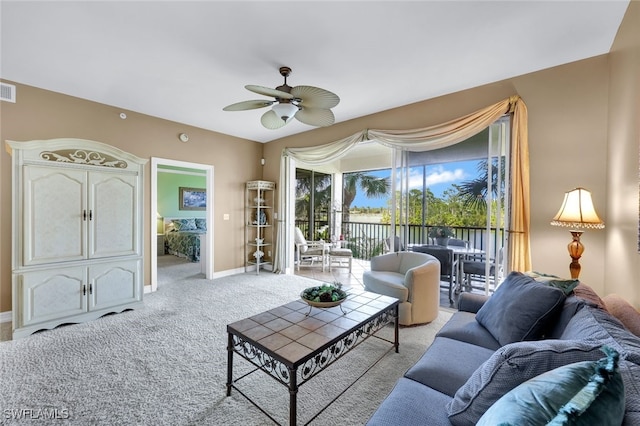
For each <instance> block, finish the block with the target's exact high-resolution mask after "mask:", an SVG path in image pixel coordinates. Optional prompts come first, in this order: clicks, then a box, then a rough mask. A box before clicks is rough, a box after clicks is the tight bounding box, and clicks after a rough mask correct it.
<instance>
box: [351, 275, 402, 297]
mask: <svg viewBox="0 0 640 426" xmlns="http://www.w3.org/2000/svg"><path fill="white" fill-rule="evenodd" d="M362 280H363V282H364V289H365V290H367V291H371V292H373V293H378V294H384V295H385V296H390V297H395V298H396V299H399V300H400V302H406V301H407V298H408V297H409V289H408V288H407V287H405V285H404V274H399V273H397V272H389V271H365V272H364V274H363V278H362Z"/></svg>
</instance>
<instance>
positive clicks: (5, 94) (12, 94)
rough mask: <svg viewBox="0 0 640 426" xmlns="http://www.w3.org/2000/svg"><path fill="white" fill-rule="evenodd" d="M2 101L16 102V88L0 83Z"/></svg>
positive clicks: (0, 99)
mask: <svg viewBox="0 0 640 426" xmlns="http://www.w3.org/2000/svg"><path fill="white" fill-rule="evenodd" d="M0 101H7V102H13V103H15V102H16V86H14V85H13V84H7V83H0Z"/></svg>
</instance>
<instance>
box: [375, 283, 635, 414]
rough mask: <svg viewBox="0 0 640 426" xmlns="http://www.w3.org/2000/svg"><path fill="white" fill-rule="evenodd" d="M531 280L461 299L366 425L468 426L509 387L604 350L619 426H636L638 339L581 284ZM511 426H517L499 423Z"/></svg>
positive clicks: (593, 358)
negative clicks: (610, 354)
mask: <svg viewBox="0 0 640 426" xmlns="http://www.w3.org/2000/svg"><path fill="white" fill-rule="evenodd" d="M538 278H540V277H539V276H538V277H532V276H530V275H527V274H521V273H517V272H513V273H511V274H510V275H509V276H508V277H507V279H506V280H505V281H504V283H503V284H502V285H501V286H500V287H499V288H498V290H496V292H495V293H494V295H493V296H491V297H489V298H487V297H485V296H483V295H476V294H470V293H463V294H461V295H460V299H459V305H458V309H459V310H458V311H457V312H455V313H454V314H453V316H452V318H451V319H450V320H449V321H448V322H447V323H446V324H445V326H444V327H443V328H442V329H441V330H440V331H439V332H438V334H437V335H436V338H435V339H434V341H433V343H432V344H431V345H430V346H429V347H428V349H427V351H426V352H425V353H424V355H423V356H422V357H421V358H420V359H419V360H418V361H417V362H416V363H415V365H413V366H412V367H411V368H410V369H409V370H408V371H407V372H406V373H405V374H404V376H403V377H401V378H400V379H399V380H398V381H397V383H396V385H395V387H394V388H393V390H392V391H391V393H390V394H389V395H388V396H387V398H386V399H385V400H384V401H383V402H382V404H381V405H380V406H379V407H378V409H377V410H376V412H375V413H374V414H373V415H372V417H371V418H370V419H369V421H368V423H367V424H368V425H371V426H374V425H405V426H406V425H429V426H435V425H474V424H476V423H478V421H479V420H480V419H481V417H482V416H483V415H484V413H485V412H486V411H487V410H488V409H489V407H491V406H492V405H494V403H495V402H496V401H497V400H499V399H500V398H501V397H502V396H503V395H506V394H509V395H507V396H505V398H503V400H505V399H508V397H509V396H510V395H511V394H512V393H514V392H515V391H512V390H513V389H514V388H516V387H517V386H518V385H521V384H522V386H520V388H522V387H526V386H528V385H529V384H530V383H531V382H532V380H530V379H534V378H537V377H539V376H540V374H542V373H545V372H548V371H550V370H554V372H555V371H560V370H566V369H569V368H573V367H574V366H576V365H578V364H575V363H579V362H586V361H589V362H590V364H589V365H591V364H595V363H594V361H596V360H600V359H602V358H603V357H605V355H604V353H603V351H602V347H603V345H606V346H607V347H609V348H613V349H614V350H615V351H616V352H617V353H618V354H619V360H618V361H617V368H618V370H617V371H618V373H616V375H617V377H621V379H622V383H624V396H622V395H615V397H617V398H618V401H621V398H624V403H622V402H620V403H619V404H620V406H621V407H622V408H621V410H622V411H623V412H622V411H620V412H619V416H624V418H623V420H622V424H624V425H640V338H639V337H637V336H636V335H634V334H632V333H631V332H630V331H628V330H627V329H626V328H625V327H624V325H623V324H622V323H621V322H620V321H619V320H618V319H616V318H615V317H614V316H613V315H611V314H610V313H609V312H608V311H607V309H606V306H605V304H604V302H603V301H602V299H600V298H599V297H598V296H597V294H595V292H593V290H591V289H590V288H589V287H588V286H586V285H584V284H582V283H578V282H577V280H575V281H574V282H573V283H571V280H559V279H558V280H553V279H544V278H543V279H538ZM576 285H577V287H576ZM400 351H402V337H401V344H400ZM562 366H564V367H562ZM559 367H562V368H561V369H559ZM533 381H535V379H534V380H533ZM525 382H526V383H525ZM603 395H604V393H603ZM538 397H539V395H538ZM598 398H600V397H598ZM556 399H557V397H556ZM596 401H597V398H596ZM496 405H499V404H496ZM607 407H609V406H607ZM611 407H612V406H611ZM515 410H516V409H515V408H514V409H513V410H512V411H514V412H515ZM593 410H595V408H594V409H592V411H591V412H593ZM604 411H615V410H614V409H613V408H608V409H607V410H604ZM607 414H608V415H615V413H611V412H609V413H607ZM584 416H585V417H586V415H584ZM485 417H486V416H485ZM547 420H548V419H547ZM583 420H584V418H583ZM483 421H484V419H483ZM518 423H520V424H524V423H523V422H518V421H515V422H508V421H506V422H505V423H504V424H518ZM546 423H547V421H544V422H542V423H539V424H546ZM613 423H616V424H620V420H619V419H618V420H617V421H614V422H613ZM486 424H496V423H491V422H489V423H486ZM528 424H535V423H528ZM580 424H599V425H600V424H606V422H605V421H603V420H598V421H592V422H586V423H580Z"/></svg>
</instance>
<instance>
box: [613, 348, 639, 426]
mask: <svg viewBox="0 0 640 426" xmlns="http://www.w3.org/2000/svg"><path fill="white" fill-rule="evenodd" d="M618 367H619V369H620V375H621V376H622V381H623V382H624V394H625V395H624V399H625V413H624V422H623V425H640V366H639V365H636V364H634V363H632V362H629V361H626V360H622V359H621V360H620V363H619V365H618Z"/></svg>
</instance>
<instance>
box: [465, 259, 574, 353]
mask: <svg viewBox="0 0 640 426" xmlns="http://www.w3.org/2000/svg"><path fill="white" fill-rule="evenodd" d="M565 298H566V297H565V295H564V293H563V292H562V290H560V289H558V288H555V287H548V286H546V285H543V284H540V283H538V282H536V281H535V280H534V279H533V278H531V277H527V276H526V275H524V274H522V273H520V272H511V273H510V274H509V275H508V276H507V279H506V280H505V281H504V282H503V283H502V284H501V285H500V287H498V289H497V290H496V291H495V293H494V294H493V296H491V297H490V298H489V300H487V302H486V303H485V304H484V305H483V306H482V308H480V310H479V311H478V313H477V315H476V320H477V321H478V322H479V323H480V324H482V325H483V326H484V327H485V328H486V329H487V330H489V333H491V335H492V336H493V337H495V339H496V340H497V341H498V342H500V344H501V345H507V344H509V343H513V342H519V341H522V340H533V339H537V338H539V337H540V336H541V335H542V334H543V333H544V332H545V331H546V328H547V327H548V326H549V325H550V324H551V323H552V321H554V320H555V319H556V317H557V315H558V314H559V313H560V310H561V309H562V306H563V304H564V301H565Z"/></svg>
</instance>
